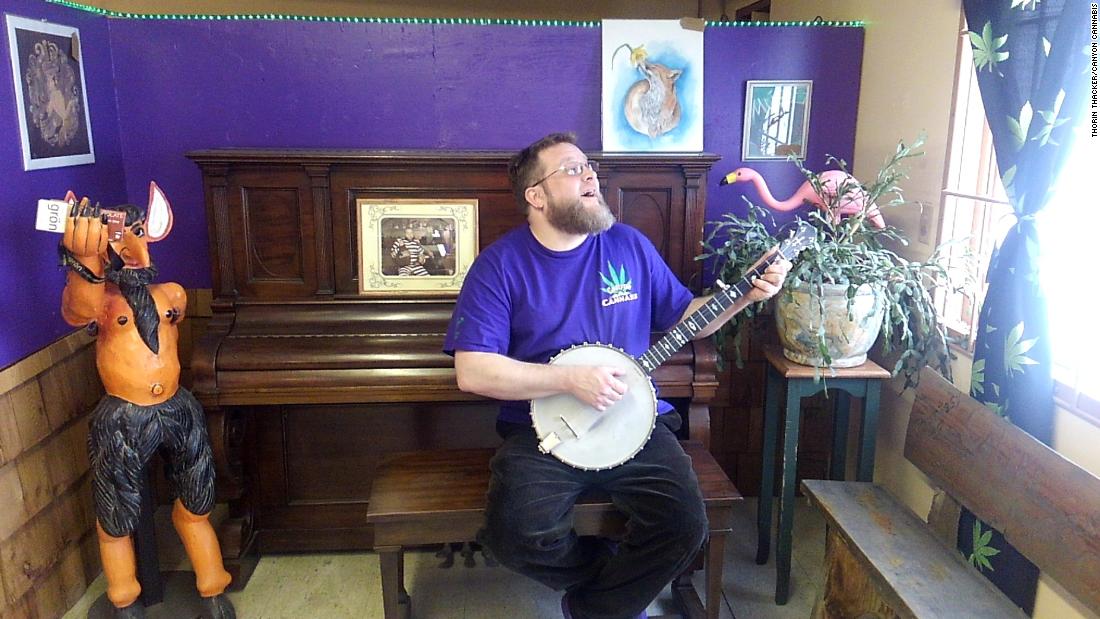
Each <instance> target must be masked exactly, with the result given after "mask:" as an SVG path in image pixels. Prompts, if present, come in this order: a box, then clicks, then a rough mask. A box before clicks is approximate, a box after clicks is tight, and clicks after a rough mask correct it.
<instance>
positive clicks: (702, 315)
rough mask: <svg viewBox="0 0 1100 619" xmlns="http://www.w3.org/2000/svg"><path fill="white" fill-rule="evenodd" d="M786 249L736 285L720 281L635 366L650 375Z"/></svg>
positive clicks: (761, 263)
mask: <svg viewBox="0 0 1100 619" xmlns="http://www.w3.org/2000/svg"><path fill="white" fill-rule="evenodd" d="M800 231H801V229H800ZM785 249H787V244H786V243H785V244H784V245H783V246H781V247H780V248H779V250H778V251H776V252H775V253H773V254H772V255H770V256H768V257H767V258H765V259H764V260H762V261H761V262H760V264H758V265H756V266H755V267H754V268H751V269H749V270H748V271H746V272H745V276H744V277H742V278H741V281H739V282H737V283H736V284H734V285H732V286H725V287H721V282H719V285H720V290H718V292H716V293H714V295H713V296H712V297H711V298H710V299H709V300H708V301H707V302H706V303H704V304H703V305H702V306H701V307H700V308H699V309H697V310H695V311H694V312H692V313H691V315H690V316H688V317H687V318H685V319H684V320H682V321H681V322H680V323H679V324H677V325H676V326H675V327H673V328H672V329H670V330H669V332H668V333H666V334H665V335H664V336H663V337H662V338H661V339H659V340H657V343H655V344H654V345H653V346H650V347H649V350H647V351H645V353H643V354H642V356H640V357H638V363H639V364H641V366H642V369H644V370H645V372H646V373H647V374H652V373H653V371H654V370H656V369H657V368H658V366H660V365H661V364H662V363H664V362H665V361H668V360H669V358H670V357H672V355H673V354H675V353H676V351H678V350H680V348H682V347H683V346H684V344H687V343H688V342H689V341H691V340H693V339H695V337H696V335H697V334H698V333H699V332H701V331H702V330H703V329H706V328H707V327H708V326H709V325H710V324H711V323H712V322H714V321H715V320H717V319H718V317H719V316H721V315H722V314H723V313H724V312H725V311H726V310H728V309H729V308H730V307H732V306H733V303H734V302H735V301H736V300H737V299H739V298H741V297H743V296H745V295H746V294H748V293H749V291H750V290H752V280H753V279H755V278H757V277H759V276H761V275H763V274H764V269H767V268H768V266H769V265H770V264H771V263H773V262H775V261H776V260H777V259H778V258H782V257H785V256H784V250H785Z"/></svg>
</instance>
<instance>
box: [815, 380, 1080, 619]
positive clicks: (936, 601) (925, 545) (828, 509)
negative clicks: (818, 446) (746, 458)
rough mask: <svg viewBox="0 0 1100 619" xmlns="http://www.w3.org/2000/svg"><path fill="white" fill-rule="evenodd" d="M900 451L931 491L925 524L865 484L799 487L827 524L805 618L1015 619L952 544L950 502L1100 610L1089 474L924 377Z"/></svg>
mask: <svg viewBox="0 0 1100 619" xmlns="http://www.w3.org/2000/svg"><path fill="white" fill-rule="evenodd" d="M905 456H906V458H907V459H908V460H909V461H911V462H912V463H913V464H914V465H916V466H917V468H919V469H920V470H921V471H923V472H924V473H925V474H926V475H927V476H928V477H929V479H930V481H931V483H932V484H933V486H934V487H936V490H937V492H936V496H935V499H934V500H933V505H932V510H931V512H930V514H929V518H928V523H925V522H924V521H922V520H920V519H919V518H917V517H916V516H915V515H914V514H913V513H912V512H911V511H909V510H908V509H907V508H906V507H904V506H902V505H901V504H899V503H898V502H897V501H895V500H894V499H893V498H891V496H890V495H889V494H888V493H887V492H886V491H885V490H883V489H882V488H881V487H878V486H875V485H872V484H870V483H857V482H837V481H823V480H806V481H804V482H803V489H804V490H805V492H806V494H807V495H808V496H809V497H810V499H811V501H812V502H813V503H814V504H816V505H817V507H818V508H820V509H821V511H822V512H823V513H824V515H825V520H826V523H827V525H828V534H827V538H826V548H825V587H824V590H823V592H822V595H821V597H820V598H819V600H818V603H817V605H816V606H815V608H814V616H815V617H818V618H828V617H837V618H839V617H863V616H869V617H935V618H940V617H1026V615H1025V614H1024V612H1023V611H1022V610H1021V609H1020V608H1018V607H1017V606H1015V605H1014V604H1013V603H1012V602H1010V601H1009V600H1008V598H1007V597H1005V596H1004V595H1003V594H1002V593H1001V592H1000V591H999V590H997V589H996V588H995V587H994V586H993V585H992V584H991V583H990V582H989V581H988V580H986V579H985V578H984V577H983V576H981V575H980V574H979V572H978V571H977V569H975V568H974V567H971V566H970V565H968V564H967V561H966V560H965V559H964V558H963V556H962V554H961V553H960V552H959V551H957V550H956V549H955V539H956V534H957V526H958V516H959V505H960V504H961V505H963V506H965V507H966V508H968V509H969V510H970V511H971V512H973V513H974V514H975V515H976V516H977V517H978V518H980V519H981V520H983V521H984V522H986V523H987V524H988V525H990V526H992V527H994V528H996V529H997V530H999V531H1001V532H1002V533H1003V534H1004V535H1005V538H1006V539H1007V540H1008V542H1010V543H1011V544H1012V545H1013V546H1014V547H1015V548H1016V549H1017V550H1018V551H1020V552H1021V553H1022V554H1024V555H1025V556H1026V557H1027V558H1028V559H1030V560H1031V561H1032V562H1033V563H1034V564H1035V565H1037V566H1038V567H1039V569H1040V570H1042V571H1043V572H1045V573H1046V574H1048V575H1049V576H1051V577H1052V578H1053V579H1054V580H1056V581H1057V582H1058V583H1059V584H1060V585H1061V586H1062V587H1064V588H1065V589H1066V590H1067V591H1068V592H1069V593H1070V594H1072V595H1074V596H1076V597H1077V599H1078V600H1079V601H1080V602H1081V603H1082V604H1083V605H1085V606H1087V607H1089V608H1090V609H1092V610H1093V611H1097V612H1100V478H1097V477H1095V476H1093V475H1092V474H1090V473H1088V472H1087V471H1085V470H1083V469H1081V468H1079V467H1077V466H1076V465H1074V464H1073V463H1072V462H1070V461H1068V460H1066V459H1065V458H1063V457H1062V456H1060V455H1059V454H1058V453H1056V452H1054V451H1053V450H1051V449H1050V448H1048V447H1047V446H1045V445H1043V444H1042V443H1040V442H1039V441H1037V440H1035V439H1034V438H1032V437H1031V436H1030V435H1028V434H1027V433H1025V432H1024V431H1022V430H1020V429H1019V428H1017V427H1016V426H1014V425H1012V424H1011V423H1010V422H1008V421H1007V420H1005V419H1003V418H1001V417H998V416H997V415H996V414H994V413H993V412H992V411H991V410H989V409H988V408H987V407H985V406H983V405H982V404H980V403H979V402H977V401H976V400H974V399H972V398H970V397H969V396H967V395H966V394H964V393H962V392H961V391H959V390H958V389H956V388H955V387H954V386H953V385H951V383H949V382H948V381H946V380H944V379H943V378H942V377H941V376H940V375H939V374H936V373H935V372H933V371H931V370H925V371H924V373H922V375H921V380H920V386H919V387H918V388H917V392H916V399H915V402H914V404H913V409H912V413H911V414H910V418H909V428H908V432H907V434H906V439H905Z"/></svg>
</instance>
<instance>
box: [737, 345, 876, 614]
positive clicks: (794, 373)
mask: <svg viewBox="0 0 1100 619" xmlns="http://www.w3.org/2000/svg"><path fill="white" fill-rule="evenodd" d="M764 356H765V357H767V359H768V370H767V386H766V391H765V394H764V444H763V452H764V454H763V466H762V468H761V470H760V502H759V504H758V506H757V510H756V532H757V546H756V563H757V564H759V565H763V564H765V563H767V562H768V554H769V553H770V551H771V523H772V501H771V497H772V489H773V488H774V484H775V441H776V439H777V436H776V435H777V431H778V430H779V401H780V400H779V398H780V395H781V393H782V391H783V388H784V386H785V387H786V391H787V399H786V409H785V413H786V414H785V419H786V423H785V424H784V428H783V469H782V477H781V484H780V493H779V531H778V545H777V548H776V556H775V571H776V577H775V603H776V604H786V603H787V600H788V599H789V598H790V582H791V528H792V527H793V526H794V491H795V470H796V468H797V466H796V465H797V457H798V426H799V417H800V414H801V406H802V398H806V397H809V396H812V395H814V394H816V393H817V392H819V391H822V390H823V389H830V390H834V391H835V393H833V394H832V395H833V398H834V402H835V406H836V412H835V415H834V425H833V449H832V462H831V464H830V466H829V476H830V478H832V479H838V480H839V479H844V474H845V468H846V462H847V458H846V456H847V447H848V410H849V408H850V400H849V398H850V397H856V398H862V400H863V415H862V420H861V424H860V440H859V453H858V454H857V460H856V480H857V481H872V477H873V473H874V466H875V433H876V429H877V427H878V406H879V391H880V388H881V382H880V381H882V380H883V379H885V378H890V372H887V371H886V370H884V369H883V368H882V367H881V366H879V365H878V364H876V363H875V362H873V361H867V362H866V363H864V364H862V365H858V366H856V367H852V368H836V369H829V368H822V369H819V370H817V373H818V377H817V378H816V379H815V377H814V373H815V370H814V368H813V367H811V366H807V365H800V364H798V363H795V362H793V361H791V360H789V359H787V358H786V357H784V356H783V351H782V350H780V349H779V348H778V347H775V346H769V347H768V348H767V349H765V351H764Z"/></svg>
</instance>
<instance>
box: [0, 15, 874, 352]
mask: <svg viewBox="0 0 1100 619" xmlns="http://www.w3.org/2000/svg"><path fill="white" fill-rule="evenodd" d="M34 6H38V5H37V4H35V5H34ZM38 13H44V10H42V9H39V10H38ZM65 15H66V16H70V15H71V16H74V18H75V17H80V18H81V19H89V18H86V17H84V14H81V13H77V12H66V13H65ZM70 21H72V20H70ZM93 21H94V19H93ZM97 23H100V24H102V23H103V22H97ZM107 23H108V24H109V31H110V50H111V55H112V58H113V63H114V84H113V86H114V88H115V93H116V98H117V101H118V118H119V121H118V133H119V135H120V136H121V144H122V153H123V159H124V169H125V175H124V176H125V189H126V191H125V193H126V195H128V196H130V199H131V200H143V199H144V198H145V195H146V192H147V187H148V183H149V180H150V179H153V180H156V181H157V183H158V184H160V185H161V187H163V188H164V189H165V191H166V193H167V194H168V197H169V199H170V200H171V202H172V207H173V210H174V211H175V226H174V228H173V230H172V234H171V236H170V237H169V238H168V239H166V240H165V241H163V242H161V243H159V244H158V245H156V246H154V247H153V258H154V260H156V261H157V263H158V265H159V266H160V269H161V279H162V281H178V282H180V283H182V284H183V285H184V286H187V287H209V286H210V285H211V283H210V281H211V280H210V264H209V255H208V250H207V227H206V217H205V211H204V206H203V195H202V182H201V177H200V174H199V171H198V168H197V167H196V166H195V165H194V164H193V163H191V161H190V160H188V159H186V158H185V157H184V155H183V154H184V153H185V152H187V151H189V150H193V149H204V148H219V147H309V148H428V149H430V148H446V149H504V150H513V149H516V148H518V147H520V146H523V145H525V144H527V143H528V142H530V141H532V140H534V139H537V138H538V137H541V136H542V135H544V134H546V133H549V132H551V131H560V130H572V131H575V132H576V133H577V134H578V137H579V140H580V144H581V146H582V148H585V149H591V150H596V149H599V148H600V61H599V58H600V32H601V31H600V29H599V28H584V27H520V26H503V25H501V26H469V25H426V24H423V25H419V24H413V25H396V24H335V23H320V22H315V23H314V22H289V21H282V22H278V21H243V22H241V21H151V20H124V19H112V20H109V21H107ZM85 36H87V35H85ZM704 46H705V62H706V66H705V71H706V76H705V80H706V83H705V93H704V97H705V107H706V109H705V119H706V120H705V123H704V131H705V137H704V145H705V148H706V150H707V151H710V152H714V153H717V154H719V155H721V156H722V161H721V162H719V163H718V164H717V166H716V168H715V173H714V174H712V175H711V179H710V185H711V186H710V188H709V190H710V192H709V197H710V200H709V204H708V209H707V217H708V219H715V218H717V217H718V216H719V215H720V214H721V213H722V212H724V211H725V210H727V209H736V210H743V207H742V201H741V199H740V198H739V197H738V196H739V193H740V191H741V189H740V188H734V187H721V188H719V187H718V185H717V182H718V179H719V177H720V176H721V175H722V174H725V173H726V172H728V171H730V170H732V169H734V168H735V167H738V166H739V165H740V163H739V161H738V158H739V155H740V149H741V147H740V144H741V124H742V111H743V101H744V91H745V81H746V80H749V79H812V80H814V93H813V103H812V107H811V122H810V126H811V131H810V133H811V135H810V140H809V148H810V153H809V158H808V160H809V161H810V163H811V164H814V165H813V166H811V167H820V165H821V162H823V160H824V153H826V152H829V153H833V154H835V155H837V156H839V157H843V158H845V159H847V160H848V161H849V162H850V161H851V156H852V152H853V149H854V141H855V117H856V104H857V101H858V83H859V72H860V62H861V58H862V53H863V51H862V50H863V31H862V30H861V29H857V28H793V27H788V28H711V29H709V30H708V31H707V33H706V37H705V43H704ZM92 81H93V80H92V78H91V76H89V85H91V83H92ZM5 87H7V88H10V84H9V85H7V86H5ZM9 100H10V99H9ZM92 111H93V126H94V127H95V123H96V120H95V112H96V108H95V107H94V106H93V108H92ZM11 116H14V114H11ZM96 129H97V130H98V129H99V127H96ZM105 139H108V140H109V138H105ZM96 147H97V156H98V154H99V150H100V148H101V146H100V137H99V134H98V133H97V134H96ZM116 148H117V145H116ZM14 152H15V155H16V156H17V155H18V151H14ZM12 165H15V164H14V163H13V164H12ZM97 167H98V166H97ZM756 167H757V168H758V169H760V170H761V171H762V172H763V173H764V175H765V177H766V178H767V179H768V180H769V183H770V184H771V186H772V189H773V192H774V193H775V194H776V195H777V196H780V195H783V194H785V193H790V192H793V191H794V189H795V188H796V187H797V186H798V184H799V182H800V181H801V178H800V176H799V175H798V174H797V172H796V171H795V170H793V169H792V166H790V164H786V163H771V162H768V163H763V164H758V165H756ZM12 169H13V170H15V169H17V168H14V167H13V168H12ZM121 176H122V175H120V174H117V173H116V174H113V175H111V178H112V179H115V180H117V179H118V178H120V177H121ZM103 191H104V192H105V193H112V195H117V192H109V191H108V190H107V189H106V188H103ZM750 191H751V190H750ZM32 193H33V192H32ZM86 193H87V192H86ZM93 195H94V194H93ZM750 198H751V199H755V198H756V197H755V194H750ZM112 199H113V198H112ZM104 202H109V200H104ZM35 241H36V242H37V244H39V245H42V247H44V248H45V249H44V250H41V251H45V252H46V253H49V251H52V247H53V242H54V241H53V240H52V239H51V240H49V241H47V240H42V239H35ZM4 274H5V276H6V277H7V278H8V281H12V282H14V281H21V279H22V276H21V275H19V276H16V275H15V274H14V273H13V271H11V270H9V269H8V268H7V267H5V270H4ZM51 275H53V277H52V278H51V279H50V283H49V284H48V285H44V288H45V296H44V297H43V294H42V293H40V294H39V295H38V297H43V298H47V299H48V302H47V306H48V308H49V310H48V311H49V312H50V314H51V316H42V317H39V318H38V322H40V323H41V324H39V325H37V328H38V329H52V330H53V332H54V334H55V335H54V337H55V336H56V334H57V333H62V332H64V331H65V329H64V327H63V326H61V327H56V326H55V324H60V318H58V317H57V316H56V314H57V312H56V307H54V306H55V305H56V298H57V292H58V291H59V290H60V285H61V284H60V279H59V278H58V277H57V276H56V275H54V274H53V272H52V271H51ZM36 298H37V297H36ZM39 309H40V312H41V313H44V312H45V311H46V310H45V308H44V307H42V302H39ZM19 337H22V339H23V340H26V336H19ZM49 339H52V338H47V339H46V340H45V341H49ZM42 343H43V342H40V341H38V340H35V341H34V342H30V341H27V342H26V345H24V346H22V347H20V348H21V349H22V352H19V351H14V352H16V353H19V354H16V355H14V356H12V355H6V356H2V357H0V366H2V365H5V364H6V363H7V362H10V361H12V360H15V358H17V357H18V356H22V355H23V354H26V353H29V352H33V350H34V349H35V348H36V347H38V346H41V344H42ZM4 352H5V353H7V350H6V349H5V351H4ZM9 357H10V359H9Z"/></svg>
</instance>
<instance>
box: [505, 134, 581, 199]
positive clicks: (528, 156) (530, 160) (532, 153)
mask: <svg viewBox="0 0 1100 619" xmlns="http://www.w3.org/2000/svg"><path fill="white" fill-rule="evenodd" d="M563 143H565V144H573V145H576V144H577V136H576V135H575V134H573V133H572V132H569V133H551V134H550V135H548V136H546V137H544V138H542V139H541V140H539V141H537V142H535V143H534V144H531V145H530V146H528V147H527V148H525V149H523V150H521V151H519V152H518V153H516V154H515V155H513V156H512V160H511V161H509V162H508V180H509V181H510V182H511V183H512V193H514V194H515V196H516V206H518V207H519V211H520V212H521V213H526V212H527V206H528V205H527V197H526V196H524V194H525V193H527V188H528V187H530V186H531V185H532V184H533V183H534V182H535V181H537V180H538V178H539V177H538V175H539V173H540V172H541V170H540V169H539V153H541V152H542V151H544V150H546V149H547V148H550V147H551V146H554V145H555V144H563Z"/></svg>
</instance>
